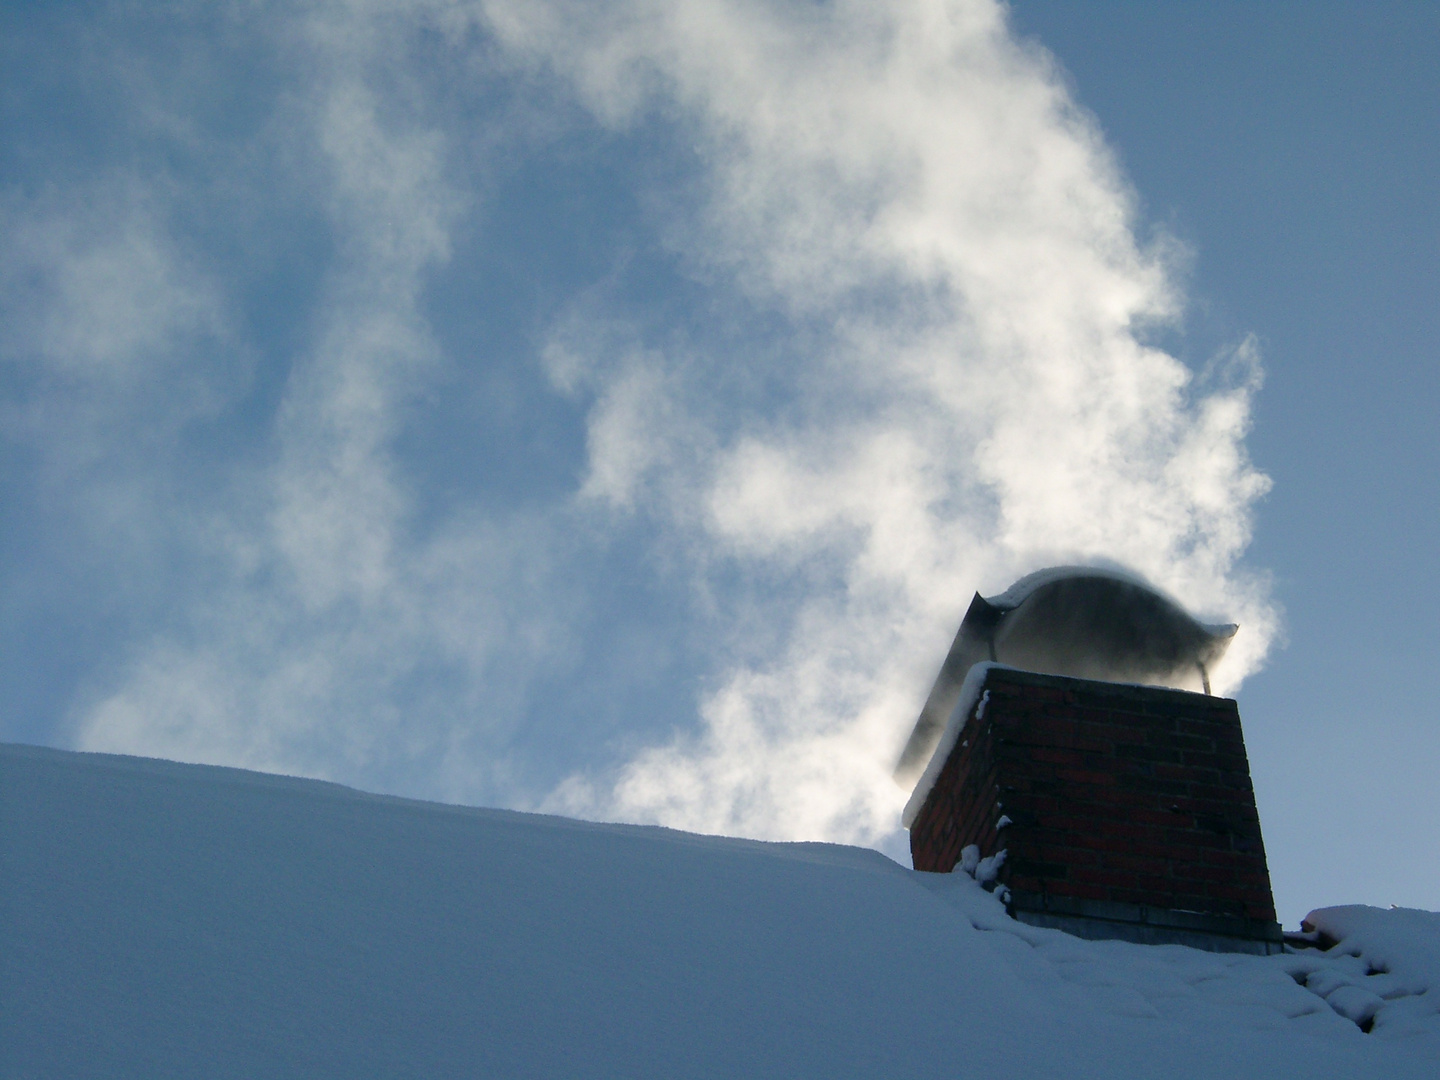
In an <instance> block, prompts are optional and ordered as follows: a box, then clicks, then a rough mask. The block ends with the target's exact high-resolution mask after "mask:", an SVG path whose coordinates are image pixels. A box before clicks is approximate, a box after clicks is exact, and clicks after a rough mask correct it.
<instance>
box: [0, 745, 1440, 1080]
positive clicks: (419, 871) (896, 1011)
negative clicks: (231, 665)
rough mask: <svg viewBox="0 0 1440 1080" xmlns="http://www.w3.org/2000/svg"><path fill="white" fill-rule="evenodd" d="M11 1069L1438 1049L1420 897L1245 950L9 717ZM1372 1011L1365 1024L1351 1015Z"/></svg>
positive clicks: (919, 882) (1354, 1055) (6, 878)
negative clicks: (16, 724)
mask: <svg viewBox="0 0 1440 1080" xmlns="http://www.w3.org/2000/svg"><path fill="white" fill-rule="evenodd" d="M0 898H3V900H4V909H3V910H4V919H3V922H0V1063H3V1068H0V1072H3V1073H4V1075H6V1076H64V1077H75V1078H86V1077H116V1076H144V1077H167V1078H169V1077H210V1076H215V1075H233V1076H265V1077H281V1076H296V1077H300V1076H303V1077H306V1078H307V1080H329V1078H337V1080H338V1078H345V1080H350V1078H352V1077H355V1076H390V1075H415V1076H424V1077H427V1078H446V1077H475V1076H483V1077H486V1078H487V1080H505V1078H508V1077H535V1076H563V1077H567V1078H568V1077H577V1078H612V1077H613V1078H618V1077H636V1076H664V1077H739V1076H744V1077H760V1076H773V1077H785V1078H787V1080H789V1078H806V1077H824V1078H825V1080H844V1078H850V1077H855V1078H859V1077H865V1078H874V1077H922V1076H924V1077H930V1076H952V1075H963V1076H971V1075H974V1076H1004V1077H1014V1078H1022V1080H1023V1078H1030V1077H1035V1078H1040V1077H1044V1078H1046V1080H1049V1078H1052V1077H1056V1076H1064V1077H1067V1078H1075V1077H1078V1078H1095V1080H1099V1078H1112V1077H1117V1076H1123V1077H1127V1078H1140V1080H1145V1078H1152V1077H1153V1078H1161V1077H1163V1078H1165V1080H1173V1078H1175V1077H1182V1078H1195V1080H1210V1078H1215V1080H1221V1078H1223V1080H1261V1078H1263V1080H1271V1078H1273V1077H1277V1076H1287V1077H1288V1076H1297V1077H1305V1078H1306V1080H1330V1078H1333V1080H1340V1078H1345V1080H1356V1078H1369V1077H1373V1078H1376V1080H1381V1078H1383V1080H1421V1078H1424V1080H1430V1078H1431V1077H1433V1076H1434V1075H1435V1071H1436V1062H1437V1061H1440V1011H1437V1009H1440V916H1437V915H1435V914H1432V913H1429V912H1408V911H1398V912H1397V911H1381V910H1378V909H1374V908H1336V909H1330V910H1328V911H1321V912H1316V913H1314V914H1312V915H1311V916H1310V919H1311V922H1312V923H1313V924H1314V925H1315V926H1316V927H1317V929H1318V930H1323V931H1324V932H1325V933H1328V934H1330V935H1331V936H1332V937H1335V938H1338V939H1340V943H1339V944H1338V945H1337V946H1335V947H1334V948H1332V949H1331V950H1330V951H1329V952H1320V951H1318V950H1315V949H1306V950H1302V951H1298V952H1290V953H1287V954H1285V955H1281V956H1271V957H1257V956H1242V955H1233V956H1230V955H1223V954H1214V953H1202V952H1196V951H1194V950H1191V949H1187V948H1184V947H1182V946H1175V945H1167V946H1144V945H1132V944H1128V943H1125V942H1117V941H1105V942H1092V941H1082V940H1079V939H1077V938H1073V937H1070V936H1068V935H1066V934H1063V933H1061V932H1059V931H1056V930H1045V929H1040V928H1036V927H1030V926H1025V925H1022V924H1020V923H1017V922H1015V921H1013V920H1011V919H1009V918H1008V917H1007V916H1006V915H1005V913H1004V910H1003V908H1002V907H1001V906H1000V904H999V903H998V902H997V901H996V900H995V898H994V897H993V896H991V895H990V894H988V893H986V892H984V891H983V890H982V889H981V888H980V887H979V885H977V884H976V883H975V882H974V881H972V880H971V879H970V878H969V877H968V876H966V875H964V874H945V875H942V874H923V873H916V872H914V871H911V870H908V869H906V868H904V867H901V866H899V865H897V864H896V863H894V862H891V861H890V860H888V859H886V858H885V857H883V856H882V855H880V854H878V853H876V852H874V851H868V850H863V849H858V848H849V847H842V846H838V845H832V844H766V843H759V842H755V841H747V840H736V839H729V838H723V837H706V836H695V835H692V834H687V833H680V832H674V831H671V830H667V829H659V828H645V827H638V826H625V825H602V824H591V823H587V822H579V821H570V820H566V819H562V818H555V817H543V816H538V815H531V814H519V813H512V812H507V811H500V810H475V809H467V808H463V807H453V806H441V805H436V804H430V803H420V802H413V801H409V800H404V799H394V798H385V797H379V796H373V795H365V794H362V793H360V792H356V791H352V790H349V789H347V788H343V787H339V786H337V785H333V784H325V783H320V782H315V781H305V780H294V779H288V778H284V777H273V776H264V775H261V774H257V773H248V772H243V771H240V770H234V769H220V768H212V767H205V766H196V765H177V764H173V763H169V762H159V761H150V760H145V759H137V758H121V757H111V756H106V755H93V754H73V753H66V752H62V751H53V750H43V749H37V748H33V747H19V746H6V745H0ZM1364 1028H1369V1032H1368V1033H1365V1032H1364V1030H1363V1029H1364Z"/></svg>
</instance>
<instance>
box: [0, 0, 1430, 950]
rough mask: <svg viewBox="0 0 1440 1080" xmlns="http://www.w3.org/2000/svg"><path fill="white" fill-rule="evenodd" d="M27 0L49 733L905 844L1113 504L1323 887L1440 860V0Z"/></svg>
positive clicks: (14, 441)
mask: <svg viewBox="0 0 1440 1080" xmlns="http://www.w3.org/2000/svg"><path fill="white" fill-rule="evenodd" d="M0 19H3V22H0V27H3V43H0V48H3V57H4V63H3V71H4V75H3V76H0V80H3V81H0V123H3V125H4V126H3V138H0V231H3V233H4V243H3V245H0V252H3V254H0V499H3V515H4V516H3V522H4V524H3V529H0V616H3V617H0V626H3V630H0V634H3V638H0V642H3V646H0V665H3V678H0V687H3V689H0V737H3V738H6V739H9V740H15V741H25V742H37V743H45V744H49V745H56V746H65V747H79V748H89V749H106V750H118V751H125V752H134V753H143V754H154V755H157V756H166V757H174V758H180V759H185V760H197V761H215V762H223V763H227V764H236V765H244V766H248V767H254V768H262V769H270V770H275V771H283V772H291V773H301V774H306V775H319V776H325V777H329V778H332V779H336V780H340V781H343V782H347V783H353V784H356V785H358V786H362V787H366V788H369V789H372V790H384V791H394V792H400V793H405V794H412V795H420V796H426V797H433V798H442V799H450V800H456V801H463V802H470V803H479V804H489V805H505V806H515V807H520V808H529V809H535V808H543V809H551V810H557V811H560V812H567V813H573V814H580V815H585V816H598V817H617V818H622V819H626V820H638V821H661V822H665V823H668V824H674V825H677V826H681V827H688V828H696V829H701V830H705V831H724V832H734V833H743V834H746V835H755V836H773V837H787V838H788V837H812V838H824V839H835V840H844V841H850V842H858V843H870V844H875V845H878V846H880V847H881V848H882V850H886V851H889V852H891V853H895V854H898V853H899V852H900V851H901V850H902V847H901V846H900V845H901V838H900V834H899V833H898V832H897V830H896V823H897V821H898V813H899V807H900V806H901V805H902V804H903V802H904V793H903V792H899V791H897V790H896V789H894V787H893V785H890V784H889V783H888V779H887V776H888V766H889V764H890V762H891V760H893V756H894V753H895V752H896V750H898V746H899V744H900V742H901V741H903V739H904V737H905V735H906V734H907V733H908V728H909V725H910V723H911V722H912V721H913V717H914V714H915V712H916V711H917V709H918V705H919V702H920V700H921V698H922V697H923V694H924V692H925V690H926V689H927V688H928V683H929V680H930V678H932V677H933V672H934V669H935V668H936V667H937V666H938V662H939V659H940V657H941V656H942V655H943V653H944V650H945V648H946V646H947V645H948V641H949V636H950V635H951V634H952V633H953V630H954V626H955V624H956V623H957V622H958V619H959V616H960V614H961V613H962V612H963V610H964V608H965V606H966V604H967V603H968V601H969V597H970V594H971V592H972V591H973V590H975V589H980V590H981V591H984V592H987V593H993V592H996V591H999V590H1000V589H1002V588H1004V587H1005V586H1006V585H1008V584H1009V583H1010V581H1011V580H1013V579H1014V578H1015V577H1018V576H1019V575H1020V574H1022V573H1024V572H1026V571H1028V570H1031V569H1034V568H1035V567H1037V566H1041V565H1045V564H1047V563H1051V562H1059V561H1070V560H1079V559H1097V558H1109V559H1115V560H1119V561H1121V562H1124V563H1127V564H1129V565H1132V566H1134V567H1135V568H1137V569H1138V570H1140V571H1142V572H1144V573H1146V574H1147V575H1149V576H1150V577H1151V578H1152V579H1153V580H1155V581H1156V582H1157V583H1158V584H1160V585H1162V586H1164V587H1165V588H1167V589H1169V590H1171V591H1172V592H1174V593H1175V594H1176V595H1177V596H1178V597H1180V598H1181V599H1182V600H1184V601H1185V602H1186V603H1187V604H1189V605H1190V606H1191V607H1192V608H1194V609H1195V610H1196V611H1197V612H1198V613H1200V614H1202V615H1205V616H1210V617H1223V618H1230V619H1234V620H1236V621H1238V622H1240V623H1241V624H1242V627H1243V629H1242V633H1241V636H1240V637H1237V639H1236V645H1235V649H1234V650H1233V652H1232V655H1231V657H1230V659H1229V663H1228V665H1227V669H1226V670H1225V671H1223V672H1221V673H1219V678H1220V680H1221V682H1222V684H1223V685H1222V689H1226V690H1228V691H1232V692H1233V691H1237V688H1238V697H1239V700H1240V703H1241V709H1242V715H1243V716H1244V718H1245V721H1246V727H1247V736H1248V740H1249V744H1250V751H1251V758H1252V768H1253V771H1254V775H1255V779H1256V786H1257V796H1258V798H1259V801H1260V807H1261V813H1262V820H1263V823H1264V827H1265V831H1266V840H1267V847H1268V849H1269V855H1270V861H1271V867H1272V873H1273V875H1274V878H1275V884H1276V892H1277V902H1278V904H1279V907H1280V909H1281V913H1282V916H1283V917H1284V918H1285V919H1286V920H1287V921H1289V922H1293V921H1295V920H1296V919H1297V918H1298V917H1299V916H1300V915H1301V914H1303V913H1304V911H1305V910H1307V909H1308V908H1309V907H1314V906H1320V905H1322V904H1333V903H1338V902H1356V901H1363V902H1371V903H1382V904H1388V903H1399V904H1407V905H1415V906H1428V907H1431V908H1433V907H1434V906H1435V905H1436V897H1437V893H1440V869H1437V867H1440V862H1437V860H1436V859H1435V858H1434V855H1435V853H1436V851H1437V847H1440V795H1437V793H1436V788H1435V785H1434V784H1433V781H1432V777H1434V776H1435V775H1436V772H1437V769H1440V752H1437V749H1436V738H1435V728H1434V723H1435V707H1434V702H1433V695H1432V692H1431V689H1430V685H1429V682H1430V674H1431V672H1432V671H1433V669H1434V658H1435V653H1436V643H1437V641H1440V621H1437V616H1436V610H1437V601H1440V595H1437V578H1440V574H1437V567H1436V560H1435V554H1434V552H1435V551H1436V550H1437V547H1436V540H1437V535H1436V534H1437V517H1436V510H1435V506H1436V503H1437V500H1436V494H1437V493H1436V490H1435V489H1436V485H1437V481H1436V479H1435V477H1436V475H1437V472H1440V470H1437V468H1436V466H1437V461H1436V457H1437V454H1436V438H1435V434H1434V430H1433V427H1434V425H1433V421H1432V417H1433V416H1434V415H1435V411H1436V405H1437V403H1440V400H1437V399H1440V394H1437V379H1440V375H1437V372H1436V367H1435V364H1434V363H1433V355H1434V342H1435V341H1436V329H1437V327H1436V319H1437V316H1436V311H1437V310H1440V305H1437V303H1436V300H1437V297H1436V296H1435V295H1434V294H1435V291H1436V285H1435V282H1436V280H1437V275H1436V274H1435V272H1434V271H1435V267H1434V263H1435V259H1436V253H1437V246H1436V241H1437V232H1440V230H1437V206H1436V196H1435V192H1434V185H1433V183H1432V182H1431V181H1430V178H1431V177H1433V176H1434V175H1435V174H1436V172H1437V169H1436V165H1437V162H1436V161H1435V155H1436V153H1437V151H1436V145H1437V143H1436V139H1435V134H1436V132H1435V126H1436V122H1437V121H1436V118H1437V117H1440V109H1437V104H1440V103H1437V102H1436V100H1435V98H1436V94H1437V90H1436V86H1435V80H1434V78H1433V74H1432V73H1433V71H1434V70H1435V69H1436V61H1437V57H1436V55H1435V54H1436V51H1437V48H1440V46H1437V42H1440V35H1437V34H1436V32H1435V31H1436V30H1437V29H1440V27H1437V26H1436V22H1437V16H1436V14H1435V13H1434V9H1433V8H1431V7H1429V6H1427V5H1421V4H1402V5H1358V4H1356V5H1314V4H1305V5H1299V4H1296V5H1287V4H1276V5H1266V6H1265V7H1264V9H1263V10H1254V9H1252V8H1251V7H1249V6H1246V5H1223V4H1214V5H1204V6H1203V7H1201V6H1196V5H1168V4H1161V5H1141V4H1134V5H1131V4H1114V5H1106V6H1103V7H1099V8H1097V7H1096V6H1095V5H1081V4H1063V3H1048V4H1047V3H1017V4H1015V5H1014V8H1013V11H1012V12H1011V13H1010V15H1009V16H1008V21H1007V17H1006V16H1005V14H1004V12H1003V10H1002V9H1000V8H996V7H995V6H993V5H991V4H988V3H982V2H980V0H974V2H968V0H967V2H955V3H950V4H942V3H922V2H918V0H916V2H913V3H897V4H894V5H891V6H890V7H888V8H880V7H877V6H875V5H867V4H848V3H838V4H833V5H809V4H789V5H786V4H768V3H718V2H717V3H710V2H705V3H701V2H694V3H672V4H652V3H645V2H640V0H635V2H630V3H616V4H612V5H606V6H605V7H604V8H602V9H595V10H592V6H590V5H571V4H566V3H558V2H557V3H539V2H530V3H523V4H522V3H510V2H505V0H492V2H487V3H477V4H459V3H442V2H438V0H437V2H428V3H422V2H415V3H381V2H374V3H364V2H354V3H314V4H309V5H299V6H289V5H284V6H281V5H277V6H271V5H266V4H262V3H247V4H233V5H224V6H214V5H185V4H171V5H163V6H156V7H147V8H145V9H143V10H141V9H137V8H135V7H133V6H131V5H105V4H71V5H54V6H44V5H30V6H25V7H20V8H16V7H11V8H7V9H6V11H5V13H4V15H3V16H0ZM1047 50H1048V51H1047ZM887 785H888V786H887Z"/></svg>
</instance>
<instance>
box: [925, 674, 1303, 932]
mask: <svg viewBox="0 0 1440 1080" xmlns="http://www.w3.org/2000/svg"><path fill="white" fill-rule="evenodd" d="M974 676H975V678H976V682H975V684H974V685H973V688H972V692H971V693H969V694H967V695H966V699H965V700H962V702H961V703H960V705H959V706H957V713H958V710H960V709H964V710H965V712H964V714H963V715H956V716H954V717H952V718H951V725H952V730H951V731H949V732H947V735H948V736H949V737H948V738H946V739H945V740H944V741H943V742H942V744H941V746H940V747H939V749H937V751H936V753H937V754H946V755H947V756H946V757H945V758H944V759H943V761H941V762H934V763H932V766H931V768H930V769H929V770H927V772H926V778H925V779H922V780H921V784H920V788H919V789H918V790H917V791H916V799H918V800H921V802H920V805H919V806H918V807H915V806H914V802H915V800H912V807H911V810H912V811H913V817H912V816H910V814H909V813H907V818H908V827H909V829H910V850H911V854H912V857H913V859H914V865H915V869H917V870H929V871H933V872H937V873H949V872H950V871H952V870H953V869H954V868H955V866H956V865H957V864H958V863H959V862H960V860H961V852H962V851H963V850H964V849H965V848H966V847H967V846H969V845H975V846H976V847H978V848H979V851H980V853H981V854H982V855H993V854H995V853H998V852H999V851H1002V850H1003V851H1005V852H1006V855H1005V858H1004V861H1003V863H1002V865H1001V866H1000V868H999V873H998V876H997V878H996V881H995V885H996V887H997V888H999V889H1000V892H1001V895H1002V896H1004V897H1006V906H1007V908H1008V909H1009V911H1010V913H1011V914H1012V915H1013V916H1014V917H1015V918H1017V919H1019V920H1020V921H1022V922H1026V923H1030V924H1033V925H1038V926H1051V927H1056V928H1058V929H1061V930H1066V931H1068V932H1070V933H1073V934H1076V935H1077V936H1080V937H1086V938H1119V939H1123V940H1128V941H1138V942H1145V943H1157V944H1158V943H1176V944H1183V945H1191V946H1195V947H1197V948H1202V949H1209V950H1211V951H1217V952H1253V953H1271V952H1279V951H1281V949H1282V948H1283V941H1282V938H1281V933H1280V927H1279V924H1278V923H1277V922H1276V921H1275V904H1274V900H1273V899H1272V896H1271V891H1270V874H1269V871H1268V869H1267V867H1266V864H1265V848H1264V844H1263V843H1262V841H1261V837H1260V817H1259V814H1258V813H1257V812H1256V809H1255V795H1254V790H1253V788H1252V787H1251V784H1250V767H1249V762H1248V760H1247V759H1246V756H1245V742H1244V739H1243V737H1242V734H1241V729H1240V714H1239V711H1238V709H1237V708H1236V705H1235V702H1234V701H1232V700H1230V699H1228V698H1216V697H1210V696H1208V695H1205V694H1196V693H1191V692H1189V691H1184V690H1171V689H1165V688H1162V687H1152V686H1132V685H1126V684H1121V683H1110V682H1096V681H1092V680H1088V679H1074V678H1067V677H1062V676H1057V675H1042V674H1038V673H1035V672H1030V671H1021V670H1018V669H1014V668H1005V667H998V666H989V667H988V669H987V670H977V671H976V672H975V673H974ZM980 680H983V681H980ZM955 727H958V729H959V730H958V731H955V730H953V729H954V728H955ZM937 768H938V774H937V773H936V769H937ZM927 782H928V783H929V784H930V787H929V789H928V792H926V791H925V790H924V786H925V784H926V783H927ZM972 858H973V856H972Z"/></svg>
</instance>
